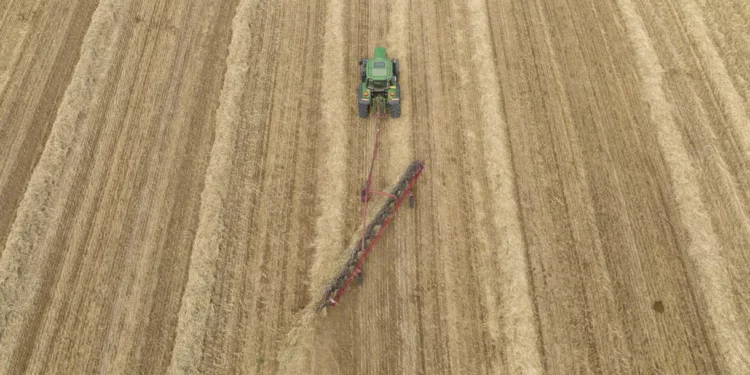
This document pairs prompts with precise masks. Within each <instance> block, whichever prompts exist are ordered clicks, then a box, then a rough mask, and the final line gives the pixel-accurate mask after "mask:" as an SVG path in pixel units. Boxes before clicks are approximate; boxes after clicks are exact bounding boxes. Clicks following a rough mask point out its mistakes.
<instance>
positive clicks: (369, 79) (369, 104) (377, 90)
mask: <svg viewBox="0 0 750 375" xmlns="http://www.w3.org/2000/svg"><path fill="white" fill-rule="evenodd" d="M359 65H360V76H361V77H360V78H361V79H362V82H361V83H360V85H359V87H358V88H357V94H358V96H359V98H358V99H359V117H362V118H367V117H369V116H370V113H371V112H373V116H374V117H385V116H386V115H385V112H386V110H387V109H390V113H391V118H398V117H399V116H401V87H400V86H399V84H398V75H399V63H398V59H393V60H391V59H389V58H388V56H387V55H386V52H385V48H383V47H377V48H375V57H374V58H372V59H362V60H360V61H359Z"/></svg>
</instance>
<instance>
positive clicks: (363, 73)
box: [359, 59, 368, 82]
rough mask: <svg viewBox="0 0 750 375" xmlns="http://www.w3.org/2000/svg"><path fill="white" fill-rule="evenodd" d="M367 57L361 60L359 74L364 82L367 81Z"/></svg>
mask: <svg viewBox="0 0 750 375" xmlns="http://www.w3.org/2000/svg"><path fill="white" fill-rule="evenodd" d="M367 61H368V60H367V59H362V60H360V61H359V75H360V77H361V78H362V82H365V81H367Z"/></svg>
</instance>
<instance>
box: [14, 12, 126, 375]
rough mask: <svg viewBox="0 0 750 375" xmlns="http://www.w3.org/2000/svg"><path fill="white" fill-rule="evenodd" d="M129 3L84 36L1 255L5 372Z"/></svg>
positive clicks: (96, 18) (95, 20)
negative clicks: (91, 110) (48, 237)
mask: <svg viewBox="0 0 750 375" xmlns="http://www.w3.org/2000/svg"><path fill="white" fill-rule="evenodd" d="M129 5H130V2H129V1H114V0H103V1H102V2H101V3H100V4H99V6H98V7H97V9H96V11H95V12H94V14H93V16H92V19H91V24H90V27H89V29H88V31H87V32H86V36H85V37H84V39H83V45H82V47H81V53H80V59H79V62H78V64H77V66H76V68H75V70H74V72H73V76H72V79H71V82H70V85H69V86H68V88H67V90H66V91H65V95H64V97H63V100H62V103H61V105H60V108H59V110H58V113H57V117H56V119H55V122H54V124H53V125H52V130H51V132H50V136H49V139H48V140H47V143H46V145H45V148H44V151H43V152H42V156H41V158H40V159H39V162H38V164H37V166H36V168H35V169H34V172H33V173H32V175H31V179H30V181H29V184H28V187H27V189H26V192H25V194H24V196H23V199H22V200H21V202H20V204H19V207H18V211H17V215H16V219H15V221H14V223H13V226H12V228H11V231H10V234H9V236H8V240H7V242H6V244H5V249H4V251H3V253H2V259H0V332H1V333H2V334H1V335H0V373H8V370H9V366H10V365H11V364H12V362H13V361H12V355H13V352H14V350H15V348H16V345H17V344H18V343H19V342H20V340H19V338H20V335H21V334H22V329H23V325H24V322H25V318H26V317H27V316H28V315H29V309H30V308H31V307H32V306H31V305H32V302H33V299H34V298H35V296H36V295H37V294H38V292H39V288H40V284H41V280H42V275H41V272H42V271H43V270H44V260H45V256H46V255H47V254H48V252H49V251H52V250H54V249H45V248H44V242H45V240H46V237H47V236H48V235H49V234H50V231H51V230H52V228H55V225H54V223H56V222H58V221H59V218H60V216H61V215H62V211H63V208H64V205H65V199H64V196H65V195H66V194H67V193H68V192H69V190H70V184H69V181H66V180H65V179H64V177H65V176H66V174H67V173H68V172H71V171H75V169H76V168H77V167H78V163H79V162H80V157H81V155H80V154H81V150H82V147H83V146H82V144H81V142H80V140H81V139H85V138H86V135H87V134H88V131H89V130H90V129H91V127H92V126H95V125H94V124H90V123H89V122H88V121H86V119H87V115H86V111H87V110H88V109H89V108H90V107H91V106H92V103H94V102H96V98H98V97H100V96H101V93H102V92H103V91H104V90H105V89H106V87H105V79H104V78H105V77H106V76H107V74H108V73H109V69H110V68H111V66H112V63H113V57H114V54H115V52H116V51H115V48H114V46H116V45H117V43H116V41H117V40H119V38H120V31H121V28H120V27H119V26H120V25H121V24H120V21H122V20H123V19H124V16H125V13H126V12H127V11H128V9H129Z"/></svg>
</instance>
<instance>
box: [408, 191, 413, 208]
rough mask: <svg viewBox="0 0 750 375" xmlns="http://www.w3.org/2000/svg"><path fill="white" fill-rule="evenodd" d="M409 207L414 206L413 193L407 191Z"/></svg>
mask: <svg viewBox="0 0 750 375" xmlns="http://www.w3.org/2000/svg"><path fill="white" fill-rule="evenodd" d="M409 208H414V193H412V192H411V191H409Z"/></svg>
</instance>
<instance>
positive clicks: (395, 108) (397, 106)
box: [391, 103, 401, 118]
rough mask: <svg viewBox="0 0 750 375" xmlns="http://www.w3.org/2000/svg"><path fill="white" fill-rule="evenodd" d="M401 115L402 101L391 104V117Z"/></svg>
mask: <svg viewBox="0 0 750 375" xmlns="http://www.w3.org/2000/svg"><path fill="white" fill-rule="evenodd" d="M399 117H401V103H394V104H391V118H399Z"/></svg>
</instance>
